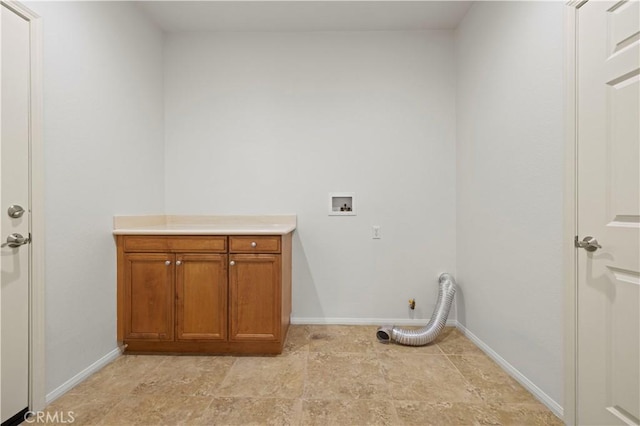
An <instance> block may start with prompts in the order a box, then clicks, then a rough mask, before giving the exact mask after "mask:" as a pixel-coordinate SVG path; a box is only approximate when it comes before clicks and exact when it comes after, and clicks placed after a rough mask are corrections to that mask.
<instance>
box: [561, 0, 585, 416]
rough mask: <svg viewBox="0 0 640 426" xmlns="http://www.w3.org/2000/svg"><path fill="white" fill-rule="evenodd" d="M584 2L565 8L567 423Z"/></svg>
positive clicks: (573, 363) (573, 402)
mask: <svg viewBox="0 0 640 426" xmlns="http://www.w3.org/2000/svg"><path fill="white" fill-rule="evenodd" d="M582 4H583V2H581V1H571V2H569V3H568V4H567V7H566V8H565V31H564V33H565V87H564V90H565V93H564V98H565V104H564V117H565V118H564V120H565V164H564V170H565V174H564V181H565V184H564V212H563V213H564V230H563V240H564V241H563V263H564V264H563V272H564V274H563V275H564V282H565V291H564V295H565V298H564V299H565V302H564V314H565V318H564V322H565V324H564V335H565V339H564V342H565V343H564V422H565V424H567V425H574V424H576V419H577V408H578V406H577V370H576V369H577V366H578V363H577V358H576V357H577V312H578V311H577V309H578V304H577V296H578V293H577V272H576V271H577V256H576V248H575V246H574V237H575V236H576V235H578V233H577V232H578V231H577V219H576V215H577V195H578V193H577V187H576V185H577V179H576V172H577V158H576V155H577V128H576V126H577V92H576V84H577V69H576V66H577V61H576V58H577V48H576V43H577V34H576V32H577V29H578V28H577V8H578V7H579V6H581V5H582Z"/></svg>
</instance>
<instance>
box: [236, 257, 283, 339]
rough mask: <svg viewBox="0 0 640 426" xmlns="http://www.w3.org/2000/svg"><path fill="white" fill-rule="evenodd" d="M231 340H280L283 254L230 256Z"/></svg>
mask: <svg viewBox="0 0 640 426" xmlns="http://www.w3.org/2000/svg"><path fill="white" fill-rule="evenodd" d="M229 264H230V267H229V320H230V324H229V332H230V336H229V340H231V341H251V340H254V341H255V340H257V341H277V340H278V339H280V328H281V324H280V305H281V297H280V291H281V288H280V287H281V283H280V278H281V269H280V255H272V254H234V255H231V256H230V257H229Z"/></svg>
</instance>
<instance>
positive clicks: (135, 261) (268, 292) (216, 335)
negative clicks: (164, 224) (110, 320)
mask: <svg viewBox="0 0 640 426" xmlns="http://www.w3.org/2000/svg"><path fill="white" fill-rule="evenodd" d="M117 246H118V340H119V341H121V342H122V343H123V344H124V345H126V346H125V347H126V350H127V351H129V352H194V353H264V354H273V353H280V352H281V351H282V346H283V344H284V339H285V337H286V333H287V330H288V327H289V317H290V314H291V234H286V235H282V236H280V235H274V236H271V235H270V236H184V237H182V236H142V235H118V236H117Z"/></svg>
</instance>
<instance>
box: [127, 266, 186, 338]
mask: <svg viewBox="0 0 640 426" xmlns="http://www.w3.org/2000/svg"><path fill="white" fill-rule="evenodd" d="M172 258H173V256H172V255H169V254H147V253H144V254H142V253H141V254H138V253H136V254H127V255H125V257H124V262H125V265H124V268H125V271H124V275H125V286H124V292H125V294H124V305H125V306H124V310H125V311H126V312H128V313H129V315H128V317H127V320H126V321H125V323H124V333H125V338H127V339H147V340H173V300H174V285H173V274H174V272H173V266H172V262H171V261H172Z"/></svg>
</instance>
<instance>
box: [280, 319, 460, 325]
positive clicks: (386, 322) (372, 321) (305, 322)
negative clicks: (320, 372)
mask: <svg viewBox="0 0 640 426" xmlns="http://www.w3.org/2000/svg"><path fill="white" fill-rule="evenodd" d="M428 322H429V318H427V319H424V318H422V319H399V318H298V317H291V324H294V325H426V324H427V323H428ZM457 324H458V321H456V320H452V319H450V320H447V325H448V326H452V327H455V326H457Z"/></svg>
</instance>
